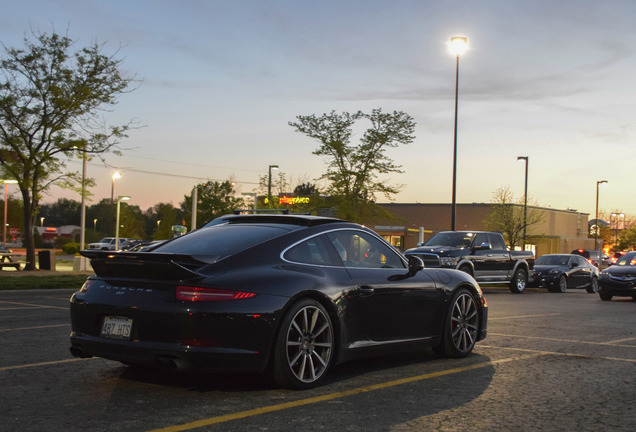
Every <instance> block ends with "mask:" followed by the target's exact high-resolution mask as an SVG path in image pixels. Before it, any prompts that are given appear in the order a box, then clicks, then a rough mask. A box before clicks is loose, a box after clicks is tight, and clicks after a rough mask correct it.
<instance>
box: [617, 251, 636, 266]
mask: <svg viewBox="0 0 636 432" xmlns="http://www.w3.org/2000/svg"><path fill="white" fill-rule="evenodd" d="M616 265H617V266H636V254H627V255H623V256H622V257H621V259H619V260H618V261H617V262H616Z"/></svg>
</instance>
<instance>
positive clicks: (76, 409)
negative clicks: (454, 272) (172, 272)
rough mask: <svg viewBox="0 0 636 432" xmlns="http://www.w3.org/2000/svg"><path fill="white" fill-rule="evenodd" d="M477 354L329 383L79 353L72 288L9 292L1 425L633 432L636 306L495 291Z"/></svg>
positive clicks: (403, 358)
mask: <svg viewBox="0 0 636 432" xmlns="http://www.w3.org/2000/svg"><path fill="white" fill-rule="evenodd" d="M484 291H485V294H486V298H487V300H488V303H489V306H490V319H489V328H488V331H489V334H488V337H487V338H486V339H485V340H484V341H482V342H480V343H479V344H478V345H477V347H476V349H475V352H474V354H473V355H471V356H469V357H468V358H465V359H460V360H455V359H440V358H437V357H436V356H434V355H433V354H432V352H429V351H426V352H421V353H410V354H396V355H389V356H383V357H379V358H375V359H371V360H363V361H355V362H349V363H346V364H343V365H340V366H338V367H336V368H335V369H334V370H333V371H332V373H331V374H330V377H329V380H328V381H327V382H326V384H325V385H324V386H322V387H319V388H316V389H312V390H308V391H290V390H281V389H276V388H272V387H271V386H270V385H269V383H268V382H267V381H266V380H264V379H262V378H261V377H258V376H253V375H244V374H218V375H208V374H193V373H191V374H188V373H185V374H178V375H173V374H168V373H164V372H159V371H153V370H147V369H134V368H130V367H127V366H123V365H121V364H119V363H117V362H113V361H109V360H103V359H95V358H93V359H76V358H73V357H72V356H71V355H70V353H69V351H68V346H69V343H68V334H69V332H70V323H69V313H68V308H69V304H68V299H69V297H70V295H71V293H72V292H71V291H69V290H38V291H26V292H17V291H3V292H0V347H1V351H0V418H1V419H2V420H1V421H0V431H3V432H4V431H42V430H67V431H75V430H77V431H79V430H82V431H83V430H91V431H111V430H117V431H142V430H151V431H152V430H164V431H177V430H194V431H245V430H250V431H252V430H253V431H289V430H298V431H336V430H337V431H359V430H370V431H400V432H403V431H476V430H478V431H485V430H488V431H510V430H515V431H541V430H545V431H572V430H577V431H598V430H603V431H631V430H634V427H635V425H636V409H635V408H634V401H636V386H635V385H634V382H635V378H634V377H636V334H634V329H635V328H636V325H635V324H636V314H635V313H634V312H635V308H636V302H633V301H631V299H620V298H617V299H615V300H613V301H611V302H603V301H601V300H600V299H599V297H598V295H595V294H587V293H585V292H584V291H570V292H567V293H565V294H555V293H547V292H545V291H542V290H539V289H529V290H528V291H527V292H525V293H524V294H522V295H513V294H510V293H509V292H508V291H507V290H506V289H503V288H489V287H486V288H484Z"/></svg>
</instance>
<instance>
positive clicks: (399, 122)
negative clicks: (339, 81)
mask: <svg viewBox="0 0 636 432" xmlns="http://www.w3.org/2000/svg"><path fill="white" fill-rule="evenodd" d="M296 118H297V120H298V121H296V122H289V125H290V126H292V127H294V128H295V129H296V131H297V132H301V133H303V134H305V135H307V136H308V137H310V138H313V139H315V140H317V141H318V142H319V143H320V145H319V147H318V148H317V149H316V150H314V151H313V154H315V155H317V156H325V157H326V158H327V159H328V162H327V172H326V173H325V174H323V176H322V177H321V179H326V180H327V181H328V182H329V184H328V187H327V190H326V193H328V194H330V195H331V199H332V202H333V203H334V204H335V205H336V206H337V207H338V211H337V215H338V216H340V217H343V218H345V219H349V220H353V221H360V220H365V218H367V217H368V216H369V213H370V214H371V215H373V214H374V213H376V210H377V209H376V208H375V206H373V201H374V200H375V197H376V195H377V194H383V195H384V196H385V197H386V198H390V197H391V195H393V194H395V193H397V192H399V190H400V189H401V186H399V185H390V184H388V183H387V182H386V180H385V179H383V178H381V177H382V175H383V174H389V173H401V172H402V171H401V170H400V168H401V167H400V166H399V165H396V164H395V163H394V162H393V161H392V160H391V159H390V158H389V157H388V156H387V155H386V151H387V150H388V149H390V148H395V147H398V146H399V145H401V144H408V143H411V142H413V139H414V136H413V132H414V131H415V122H414V121H413V118H412V117H411V116H409V115H408V114H406V113H404V112H401V111H394V112H393V113H391V114H388V113H383V112H382V111H381V110H380V109H374V110H372V111H371V113H370V114H365V113H363V112H361V111H358V112H357V113H354V114H351V113H348V112H343V113H341V114H339V113H336V112H335V111H332V112H331V113H329V114H323V115H322V116H320V117H317V116H316V115H309V116H297V117H296ZM358 120H364V121H366V122H367V123H369V124H370V126H369V127H368V128H367V129H366V130H365V131H364V133H363V134H362V137H361V138H360V143H359V144H358V145H353V144H352V143H351V137H352V136H353V127H354V124H355V123H356V122H357V121H358Z"/></svg>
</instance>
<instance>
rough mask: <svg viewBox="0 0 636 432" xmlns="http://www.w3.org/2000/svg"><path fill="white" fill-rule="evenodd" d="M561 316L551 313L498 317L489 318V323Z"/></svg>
mask: <svg viewBox="0 0 636 432" xmlns="http://www.w3.org/2000/svg"><path fill="white" fill-rule="evenodd" d="M559 315H561V314H560V313H550V314H541V315H512V316H505V317H497V318H492V317H488V321H497V320H511V319H520V318H543V317H549V316H559ZM489 334H490V333H489Z"/></svg>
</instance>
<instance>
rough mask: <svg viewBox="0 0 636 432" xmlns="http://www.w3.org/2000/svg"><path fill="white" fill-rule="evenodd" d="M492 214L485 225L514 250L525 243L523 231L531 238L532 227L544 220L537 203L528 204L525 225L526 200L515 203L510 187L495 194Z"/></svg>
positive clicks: (500, 189) (498, 190)
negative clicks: (499, 234) (500, 235)
mask: <svg viewBox="0 0 636 432" xmlns="http://www.w3.org/2000/svg"><path fill="white" fill-rule="evenodd" d="M491 202H492V203H493V206H492V212H491V213H490V214H489V215H488V217H487V218H486V220H485V221H484V223H485V225H486V226H487V227H488V228H489V229H491V230H493V231H497V232H500V233H502V234H503V236H504V238H505V239H506V242H507V243H508V245H509V246H510V248H511V249H512V248H514V247H515V246H517V245H520V244H522V242H523V231H524V229H525V230H526V236H527V237H530V236H531V235H532V233H531V227H532V226H533V225H536V224H538V223H539V222H541V221H542V220H543V217H544V215H543V212H541V211H539V210H537V207H538V205H537V204H536V203H533V204H530V202H528V207H527V210H528V213H527V217H526V218H525V224H524V200H523V197H522V198H521V199H520V200H519V201H517V202H515V198H514V195H513V193H512V192H511V191H510V189H509V188H508V187H502V188H499V189H497V190H496V191H495V192H494V193H493V199H492V201H491Z"/></svg>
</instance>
